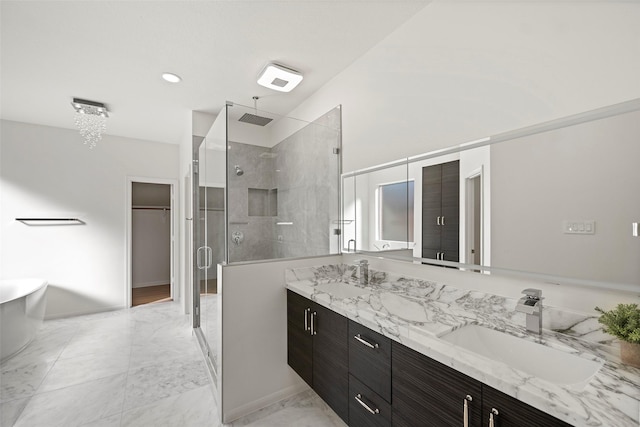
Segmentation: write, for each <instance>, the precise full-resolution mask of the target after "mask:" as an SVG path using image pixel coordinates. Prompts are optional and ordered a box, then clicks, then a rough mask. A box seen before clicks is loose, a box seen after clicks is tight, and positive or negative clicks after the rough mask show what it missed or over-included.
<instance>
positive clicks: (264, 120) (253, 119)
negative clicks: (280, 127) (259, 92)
mask: <svg viewBox="0 0 640 427" xmlns="http://www.w3.org/2000/svg"><path fill="white" fill-rule="evenodd" d="M258 99H260V98H259V97H257V96H254V97H253V107H254V110H255V113H256V114H251V113H244V114H243V115H242V117H240V118H239V119H238V121H239V122H244V123H250V124H252V125H258V126H266V125H268V124H269V123H270V122H271V121H272V120H273V119H270V118H269V117H263V116H259V115H258Z"/></svg>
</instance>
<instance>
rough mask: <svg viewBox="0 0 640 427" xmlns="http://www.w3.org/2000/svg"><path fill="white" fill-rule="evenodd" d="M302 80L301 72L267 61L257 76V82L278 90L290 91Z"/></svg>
mask: <svg viewBox="0 0 640 427" xmlns="http://www.w3.org/2000/svg"><path fill="white" fill-rule="evenodd" d="M301 81H302V74H300V73H299V72H297V71H296V70H292V69H291V68H287V67H284V66H282V65H278V64H274V63H269V64H267V65H266V66H265V67H264V69H263V70H262V72H261V73H260V75H259V76H258V84H259V85H261V86H264V87H268V88H269V89H273V90H277V91H279V92H290V91H291V90H292V89H293V88H294V87H296V86H298V83H300V82H301Z"/></svg>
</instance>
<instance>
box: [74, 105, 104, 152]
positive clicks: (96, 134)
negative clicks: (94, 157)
mask: <svg viewBox="0 0 640 427" xmlns="http://www.w3.org/2000/svg"><path fill="white" fill-rule="evenodd" d="M71 105H72V106H73V109H74V110H76V118H75V122H76V126H78V130H80V135H82V137H83V138H84V143H85V144H86V145H88V146H89V148H93V147H95V146H96V144H97V143H98V141H100V140H101V139H102V134H103V133H105V131H106V130H107V118H108V117H109V114H108V111H109V110H107V107H106V106H105V105H104V104H103V103H101V102H94V101H87V100H85V99H79V98H73V102H72V103H71Z"/></svg>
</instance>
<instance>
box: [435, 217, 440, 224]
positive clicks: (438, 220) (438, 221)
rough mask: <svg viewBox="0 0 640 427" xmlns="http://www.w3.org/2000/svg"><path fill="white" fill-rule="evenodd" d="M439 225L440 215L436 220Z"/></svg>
mask: <svg viewBox="0 0 640 427" xmlns="http://www.w3.org/2000/svg"><path fill="white" fill-rule="evenodd" d="M436 221H437V223H438V225H440V217H438V219H437V220H436Z"/></svg>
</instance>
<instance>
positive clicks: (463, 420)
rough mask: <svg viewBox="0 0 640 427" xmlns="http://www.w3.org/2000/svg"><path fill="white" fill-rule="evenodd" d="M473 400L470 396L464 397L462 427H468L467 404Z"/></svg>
mask: <svg viewBox="0 0 640 427" xmlns="http://www.w3.org/2000/svg"><path fill="white" fill-rule="evenodd" d="M472 400H473V397H471V396H470V395H468V394H467V395H466V396H465V398H464V411H463V412H464V414H463V418H462V423H463V425H464V427H469V402H471V401H472Z"/></svg>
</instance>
